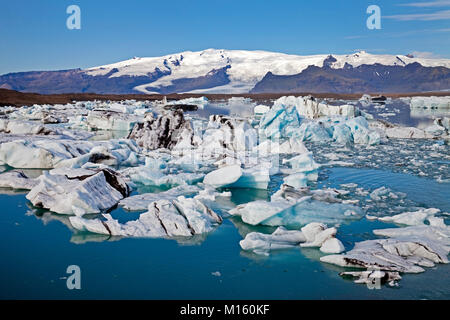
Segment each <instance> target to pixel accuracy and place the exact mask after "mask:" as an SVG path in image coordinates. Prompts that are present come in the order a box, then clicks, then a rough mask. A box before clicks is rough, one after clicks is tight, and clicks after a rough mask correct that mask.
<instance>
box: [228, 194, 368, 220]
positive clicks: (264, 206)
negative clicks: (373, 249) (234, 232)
mask: <svg viewBox="0 0 450 320" xmlns="http://www.w3.org/2000/svg"><path fill="white" fill-rule="evenodd" d="M281 188H282V189H280V191H279V192H277V193H275V194H274V195H273V196H272V199H271V201H270V202H269V201H263V200H257V201H252V202H248V203H245V204H241V205H238V206H237V207H236V208H234V209H232V210H230V211H229V213H230V214H231V215H237V216H240V217H241V219H242V221H244V222H245V223H248V224H251V225H258V224H261V225H268V226H291V227H299V226H302V225H306V224H308V223H311V222H315V221H320V222H323V223H327V224H337V223H340V222H343V221H346V220H354V219H360V218H361V217H362V211H361V209H359V208H358V207H356V206H353V205H350V204H345V203H342V200H339V199H338V198H337V197H338V195H339V192H337V191H336V192H334V191H323V190H314V191H310V190H309V189H308V188H303V189H300V190H296V189H294V188H292V187H290V186H282V187H281Z"/></svg>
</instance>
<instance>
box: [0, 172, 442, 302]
mask: <svg viewBox="0 0 450 320" xmlns="http://www.w3.org/2000/svg"><path fill="white" fill-rule="evenodd" d="M327 177H328V178H327V179H325V180H323V181H321V182H320V183H319V185H331V186H338V185H339V184H342V183H349V182H354V183H357V184H359V185H360V186H361V187H364V188H367V189H373V188H376V187H379V186H382V185H384V186H388V187H391V188H392V189H393V190H395V191H400V192H405V193H407V194H408V197H411V198H413V199H414V200H415V201H418V202H420V203H421V204H423V205H426V206H430V207H438V208H440V209H442V210H447V211H450V200H449V199H450V188H449V186H450V185H449V184H442V183H437V182H435V181H434V180H430V179H425V178H418V177H415V176H412V175H407V174H401V173H391V172H389V171H380V170H371V169H349V168H332V169H327ZM266 197H267V193H264V192H263V193H255V192H248V191H247V190H235V192H234V194H233V197H232V201H234V202H236V203H240V202H243V201H249V200H253V199H255V198H262V199H264V198H266ZM246 198H247V199H246ZM0 203H1V204H2V208H3V209H2V215H1V218H0V246H1V249H0V250H1V252H2V258H1V260H0V284H1V290H0V294H1V296H0V298H3V299H4V298H9V299H11V298H12V299H15V298H31V299H43V298H63V299H71V298H86V299H90V298H95V299H101V298H108V299H109V298H112V299H116V298H122V299H133V298H136V299H138V298H139V299H147V298H148V299H184V298H186V299H365V298H370V299H411V298H414V299H449V298H450V286H449V285H450V280H449V279H450V278H449V277H448V273H449V272H450V265H438V266H437V267H435V268H431V269H427V271H426V272H425V273H422V274H418V275H404V276H403V279H402V280H401V281H400V287H398V288H389V287H382V289H381V290H369V289H368V288H367V287H366V286H364V285H358V284H354V283H353V282H352V281H351V280H347V279H343V278H341V277H340V276H339V275H338V273H339V272H340V271H343V269H342V268H339V267H335V266H331V265H327V264H323V263H321V262H320V261H319V260H318V259H319V257H320V256H321V253H320V251H319V250H318V249H312V248H308V249H306V248H305V249H300V248H293V249H290V250H284V251H277V252H272V253H271V255H270V256H269V257H266V256H257V255H253V254H249V253H246V252H243V251H242V250H241V249H240V247H239V241H240V240H241V239H242V237H243V236H245V234H246V233H248V232H250V231H254V230H258V231H266V232H270V231H272V230H273V229H270V228H267V227H266V228H256V227H249V226H245V225H244V224H242V223H241V222H240V221H239V219H234V218H233V219H225V221H224V223H223V224H222V225H221V226H220V227H218V228H217V230H215V231H214V232H213V233H211V234H209V235H207V236H205V237H201V238H196V239H193V240H190V241H187V242H186V241H185V242H184V243H182V242H176V241H174V240H163V239H107V238H105V237H101V236H94V235H89V234H73V232H72V230H70V229H69V227H68V226H67V225H65V224H64V223H65V222H66V223H67V221H66V220H65V219H66V218H65V217H62V216H57V215H51V214H49V213H48V212H47V213H45V212H37V213H36V214H34V213H31V214H30V213H27V212H30V211H29V210H30V208H29V204H28V202H27V200H26V199H25V195H24V194H15V195H0ZM122 214H123V213H122ZM385 227H392V225H390V224H386V223H382V222H376V221H375V222H370V221H368V220H366V219H362V220H360V221H356V222H353V223H350V224H344V225H342V226H341V227H340V228H339V234H338V237H339V238H340V239H342V240H343V242H344V245H345V246H346V248H347V249H350V248H351V247H352V245H353V243H354V242H355V241H361V240H364V239H367V238H374V236H373V235H372V234H371V233H370V231H371V230H372V229H375V228H385ZM72 264H76V265H79V266H80V267H81V278H82V281H81V285H82V289H81V290H73V291H71V290H68V289H67V288H66V280H65V279H64V277H65V276H67V274H66V273H65V270H66V268H67V266H68V265H72ZM217 271H218V272H220V276H214V275H212V273H213V272H217Z"/></svg>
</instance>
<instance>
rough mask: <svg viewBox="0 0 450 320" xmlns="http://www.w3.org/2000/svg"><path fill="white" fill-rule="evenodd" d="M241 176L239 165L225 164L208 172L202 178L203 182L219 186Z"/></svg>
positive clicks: (225, 184)
mask: <svg viewBox="0 0 450 320" xmlns="http://www.w3.org/2000/svg"><path fill="white" fill-rule="evenodd" d="M241 176H242V169H241V167H240V166H239V165H232V166H225V167H222V168H220V169H217V170H214V171H212V172H210V173H208V174H207V175H206V176H205V178H204V179H203V183H204V184H206V185H210V186H212V187H214V188H219V187H224V186H228V185H230V184H233V183H235V182H236V181H238V180H239V178H240V177H241Z"/></svg>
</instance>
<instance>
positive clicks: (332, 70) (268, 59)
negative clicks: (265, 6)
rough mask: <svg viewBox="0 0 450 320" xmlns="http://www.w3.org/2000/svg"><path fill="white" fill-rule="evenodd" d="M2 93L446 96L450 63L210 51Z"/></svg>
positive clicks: (43, 74)
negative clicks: (433, 93)
mask: <svg viewBox="0 0 450 320" xmlns="http://www.w3.org/2000/svg"><path fill="white" fill-rule="evenodd" d="M0 88H4V89H12V90H17V91H22V92H36V93H41V94H58V93H86V92H90V93H91V92H92V93H98V94H135V93H146V94H151V93H159V94H169V93H231V94H233V93H248V92H250V93H295V92H317V93H320V92H330V93H365V92H371V93H372V92H373V93H374V92H383V93H390V92H426V91H445V90H449V89H450V59H425V58H416V57H414V56H412V55H374V54H369V53H367V52H364V51H360V52H356V53H353V54H348V55H334V54H325V55H310V56H299V55H290V54H284V53H276V52H267V51H245V50H218V49H207V50H203V51H197V52H192V51H186V52H181V53H177V54H171V55H167V56H162V57H149V58H140V57H134V58H132V59H129V60H125V61H121V62H118V63H113V64H109V65H103V66H99V67H93V68H87V69H70V70H59V71H32V72H19V73H9V74H5V75H1V76H0Z"/></svg>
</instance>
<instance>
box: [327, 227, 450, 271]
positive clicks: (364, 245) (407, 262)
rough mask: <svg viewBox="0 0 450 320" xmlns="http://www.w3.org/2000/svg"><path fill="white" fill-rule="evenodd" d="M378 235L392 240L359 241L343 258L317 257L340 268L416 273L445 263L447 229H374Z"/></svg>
mask: <svg viewBox="0 0 450 320" xmlns="http://www.w3.org/2000/svg"><path fill="white" fill-rule="evenodd" d="M374 234H376V235H379V236H386V237H392V238H389V239H376V240H367V241H363V242H358V243H356V244H355V247H354V248H353V249H352V250H351V251H349V252H347V253H345V254H342V255H330V256H325V257H322V258H320V260H321V261H322V262H326V263H332V264H336V265H339V266H343V267H356V268H366V269H371V270H374V269H375V270H381V271H394V272H406V273H418V272H423V271H425V270H424V269H423V267H432V266H434V264H435V263H448V258H447V256H448V254H449V252H450V247H449V244H450V227H448V226H441V227H435V226H427V225H420V226H411V227H405V228H391V229H380V230H374Z"/></svg>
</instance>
